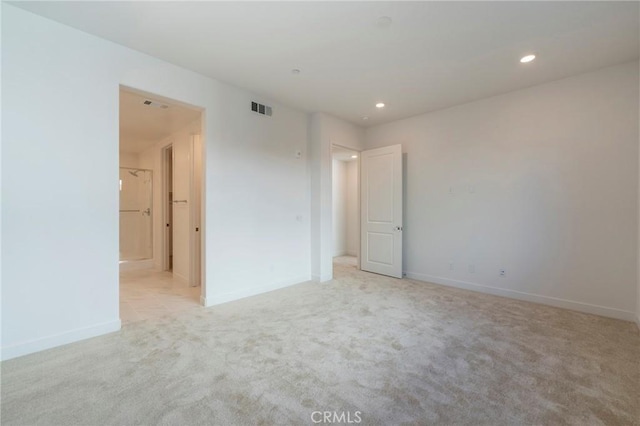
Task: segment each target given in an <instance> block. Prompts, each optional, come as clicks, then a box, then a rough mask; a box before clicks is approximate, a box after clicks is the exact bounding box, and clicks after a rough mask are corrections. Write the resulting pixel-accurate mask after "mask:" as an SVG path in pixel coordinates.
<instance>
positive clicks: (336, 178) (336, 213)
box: [331, 159, 347, 257]
mask: <svg viewBox="0 0 640 426" xmlns="http://www.w3.org/2000/svg"><path fill="white" fill-rule="evenodd" d="M332 164H333V168H332V171H333V179H332V193H331V200H332V203H331V204H332V213H333V214H332V216H331V219H332V221H333V256H334V257H335V256H343V255H345V254H347V163H346V162H344V161H339V160H336V159H333V162H332Z"/></svg>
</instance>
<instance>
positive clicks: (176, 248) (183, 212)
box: [172, 139, 192, 283]
mask: <svg viewBox="0 0 640 426" xmlns="http://www.w3.org/2000/svg"><path fill="white" fill-rule="evenodd" d="M191 161H192V160H191V140H190V139H185V140H176V142H175V143H174V144H173V217H172V225H173V274H174V276H176V277H177V278H179V279H181V280H183V281H185V282H187V283H191V276H190V270H191V263H190V259H191V244H190V237H189V231H190V223H191V212H190V207H191V202H192V200H191V164H192V162H191Z"/></svg>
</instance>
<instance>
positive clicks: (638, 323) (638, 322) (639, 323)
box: [636, 314, 640, 330]
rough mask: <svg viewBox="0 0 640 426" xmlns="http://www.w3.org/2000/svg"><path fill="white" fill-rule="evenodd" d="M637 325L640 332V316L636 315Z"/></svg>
mask: <svg viewBox="0 0 640 426" xmlns="http://www.w3.org/2000/svg"><path fill="white" fill-rule="evenodd" d="M636 325H637V326H638V330H640V314H638V315H636Z"/></svg>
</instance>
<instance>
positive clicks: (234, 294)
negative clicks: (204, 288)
mask: <svg viewBox="0 0 640 426" xmlns="http://www.w3.org/2000/svg"><path fill="white" fill-rule="evenodd" d="M307 281H309V276H308V275H305V276H300V277H293V278H290V279H287V280H282V281H277V282H274V283H271V284H268V285H264V286H259V287H250V288H247V289H243V290H239V291H231V292H228V293H222V294H215V295H213V296H211V297H209V296H207V297H206V298H201V299H200V300H201V301H203V302H204V303H205V305H204V306H207V307H208V306H215V305H220V304H222V303H227V302H233V301H234V300H239V299H244V298H245V297H250V296H256V295H258V294H262V293H267V292H269V291H273V290H279V289H281V288H284V287H289V286H292V285H295V284H300V283H303V282H307Z"/></svg>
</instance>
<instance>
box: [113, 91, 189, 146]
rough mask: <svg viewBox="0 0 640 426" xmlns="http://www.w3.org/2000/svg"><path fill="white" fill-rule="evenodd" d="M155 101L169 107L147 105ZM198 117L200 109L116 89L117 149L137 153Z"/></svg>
mask: <svg viewBox="0 0 640 426" xmlns="http://www.w3.org/2000/svg"><path fill="white" fill-rule="evenodd" d="M145 100H151V101H157V102H159V103H161V104H164V105H167V106H168V107H169V108H166V109H161V108H155V107H152V106H147V105H145V104H144V103H143V102H144V101H145ZM199 118H200V111H197V110H195V109H190V108H186V107H183V106H181V105H177V104H175V103H169V102H167V101H166V99H162V98H158V97H155V96H153V97H149V96H145V95H143V94H140V93H135V92H130V91H127V90H124V89H120V151H122V152H133V153H139V152H142V151H144V150H145V149H147V148H149V147H150V146H152V145H153V144H155V143H158V142H160V141H161V140H162V139H165V138H167V137H169V136H171V134H172V133H175V132H177V131H178V130H181V129H184V128H185V127H187V126H188V125H189V124H191V123H193V122H194V121H196V120H198V119H199Z"/></svg>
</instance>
